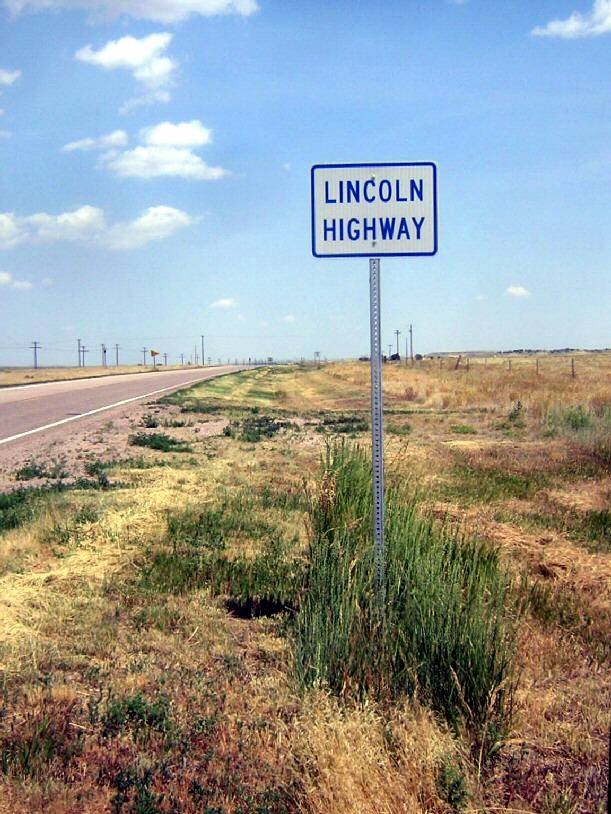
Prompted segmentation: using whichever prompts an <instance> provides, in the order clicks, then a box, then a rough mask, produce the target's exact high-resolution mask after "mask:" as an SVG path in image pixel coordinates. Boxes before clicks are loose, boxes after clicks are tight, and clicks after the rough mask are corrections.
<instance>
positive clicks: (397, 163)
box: [310, 161, 438, 257]
mask: <svg viewBox="0 0 611 814" xmlns="http://www.w3.org/2000/svg"><path fill="white" fill-rule="evenodd" d="M348 167H432V168H433V213H434V224H433V225H434V236H435V244H434V248H433V251H432V252H363V253H359V254H318V253H317V251H316V212H315V208H316V205H315V198H314V173H315V172H316V170H337V169H344V168H348ZM310 195H311V208H312V254H313V255H314V257H432V256H433V255H435V254H437V249H438V241H437V164H435V163H434V162H433V161H387V162H386V163H382V164H381V163H379V162H375V161H374V162H371V163H367V162H360V163H359V164H314V166H313V167H312V169H311V170H310Z"/></svg>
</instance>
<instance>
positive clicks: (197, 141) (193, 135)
mask: <svg viewBox="0 0 611 814" xmlns="http://www.w3.org/2000/svg"><path fill="white" fill-rule="evenodd" d="M140 138H141V139H142V141H143V142H144V143H145V144H148V145H149V146H152V147H201V146H202V145H203V144H210V142H211V141H212V130H209V129H208V128H207V127H204V125H203V124H202V123H201V122H200V121H199V119H193V120H192V121H190V122H180V123H179V124H173V123H172V122H161V124H157V125H155V126H154V127H145V128H144V130H141V131H140Z"/></svg>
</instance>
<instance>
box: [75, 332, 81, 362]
mask: <svg viewBox="0 0 611 814" xmlns="http://www.w3.org/2000/svg"><path fill="white" fill-rule="evenodd" d="M76 341H77V342H78V366H79V367H80V366H81V340H80V339H77V340H76Z"/></svg>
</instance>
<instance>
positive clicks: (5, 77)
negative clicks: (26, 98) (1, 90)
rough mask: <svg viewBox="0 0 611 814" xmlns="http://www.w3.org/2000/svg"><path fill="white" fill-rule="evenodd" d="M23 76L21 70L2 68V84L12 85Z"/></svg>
mask: <svg viewBox="0 0 611 814" xmlns="http://www.w3.org/2000/svg"><path fill="white" fill-rule="evenodd" d="M20 76H21V71H7V70H6V69H5V68H0V85H4V86H7V85H12V84H13V82H15V81H16V80H17V79H19V77H20Z"/></svg>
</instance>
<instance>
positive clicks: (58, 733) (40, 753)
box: [0, 705, 83, 779]
mask: <svg viewBox="0 0 611 814" xmlns="http://www.w3.org/2000/svg"><path fill="white" fill-rule="evenodd" d="M72 706H73V705H71V706H70V708H68V709H64V710H61V711H59V710H56V709H53V708H52V707H51V706H50V705H47V706H45V708H43V710H37V711H36V712H31V713H30V712H28V713H27V714H26V716H25V720H23V721H22V722H21V723H20V726H17V727H16V726H14V725H13V726H11V727H10V728H8V729H7V730H6V731H4V732H0V772H2V774H5V775H10V774H12V775H16V776H17V777H20V778H22V779H25V778H32V777H48V772H49V767H50V765H51V764H56V766H58V767H62V766H63V767H65V766H67V764H68V763H69V762H70V761H71V760H72V759H73V758H74V757H75V756H76V755H78V754H80V752H81V751H82V746H83V738H82V733H79V732H78V731H75V729H74V728H73V727H72V726H71V724H70V713H71V711H72Z"/></svg>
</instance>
